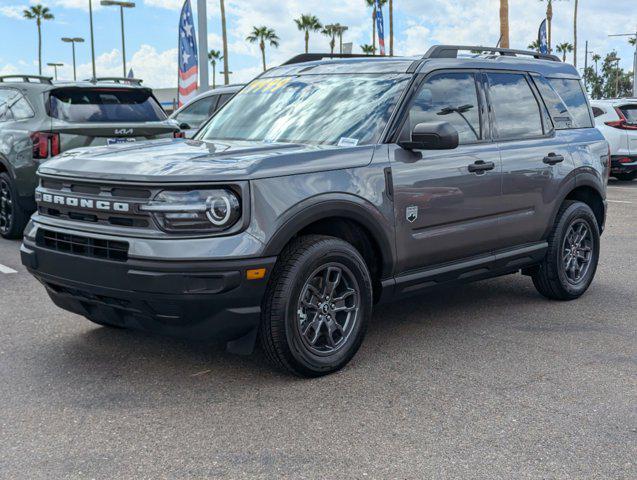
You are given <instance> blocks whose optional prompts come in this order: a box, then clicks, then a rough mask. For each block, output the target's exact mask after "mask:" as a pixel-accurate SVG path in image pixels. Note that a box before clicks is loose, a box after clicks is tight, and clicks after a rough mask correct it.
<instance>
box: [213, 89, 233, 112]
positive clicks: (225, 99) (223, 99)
mask: <svg viewBox="0 0 637 480" xmlns="http://www.w3.org/2000/svg"><path fill="white" fill-rule="evenodd" d="M232 97H234V93H224V94H223V95H220V96H219V103H218V104H217V108H216V110H219V109H220V108H221V107H223V106H224V105H225V104H226V103H228V100H230V99H231V98H232Z"/></svg>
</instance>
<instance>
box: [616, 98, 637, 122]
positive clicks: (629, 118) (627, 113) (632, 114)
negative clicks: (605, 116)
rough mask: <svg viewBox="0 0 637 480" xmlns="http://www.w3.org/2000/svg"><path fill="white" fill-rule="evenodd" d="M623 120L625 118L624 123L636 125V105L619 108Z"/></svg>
mask: <svg viewBox="0 0 637 480" xmlns="http://www.w3.org/2000/svg"><path fill="white" fill-rule="evenodd" d="M619 110H621V112H622V114H623V115H624V118H626V122H627V123H630V124H631V125H637V103H635V104H632V105H623V106H621V107H619Z"/></svg>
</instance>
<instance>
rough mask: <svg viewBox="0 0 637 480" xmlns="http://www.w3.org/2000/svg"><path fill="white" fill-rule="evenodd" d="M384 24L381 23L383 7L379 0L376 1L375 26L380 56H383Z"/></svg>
mask: <svg viewBox="0 0 637 480" xmlns="http://www.w3.org/2000/svg"><path fill="white" fill-rule="evenodd" d="M384 23H385V22H383V7H382V6H381V4H380V0H376V25H377V28H378V46H379V47H380V54H381V55H385V25H384Z"/></svg>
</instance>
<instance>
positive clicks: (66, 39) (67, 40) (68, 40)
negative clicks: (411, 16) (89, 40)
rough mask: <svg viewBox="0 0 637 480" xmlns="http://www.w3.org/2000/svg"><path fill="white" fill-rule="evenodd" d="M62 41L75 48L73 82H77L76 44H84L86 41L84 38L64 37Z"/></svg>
mask: <svg viewBox="0 0 637 480" xmlns="http://www.w3.org/2000/svg"><path fill="white" fill-rule="evenodd" d="M62 41H63V42H64V43H70V44H71V47H72V48H73V81H74V82H75V81H77V73H76V71H75V44H76V43H84V39H83V38H82V37H72V38H70V37H62Z"/></svg>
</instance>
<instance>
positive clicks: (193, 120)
mask: <svg viewBox="0 0 637 480" xmlns="http://www.w3.org/2000/svg"><path fill="white" fill-rule="evenodd" d="M216 101H217V95H210V96H208V97H205V98H202V99H201V100H197V101H196V102H195V103H193V104H192V105H189V106H188V107H186V108H184V109H183V110H182V111H181V113H179V114H178V115H177V116H175V120H177V121H178V122H179V123H187V124H188V126H189V127H190V128H199V126H200V125H201V124H202V123H203V122H205V121H206V120H208V117H210V110H211V108H212V106H213V105H214V103H216Z"/></svg>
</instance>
